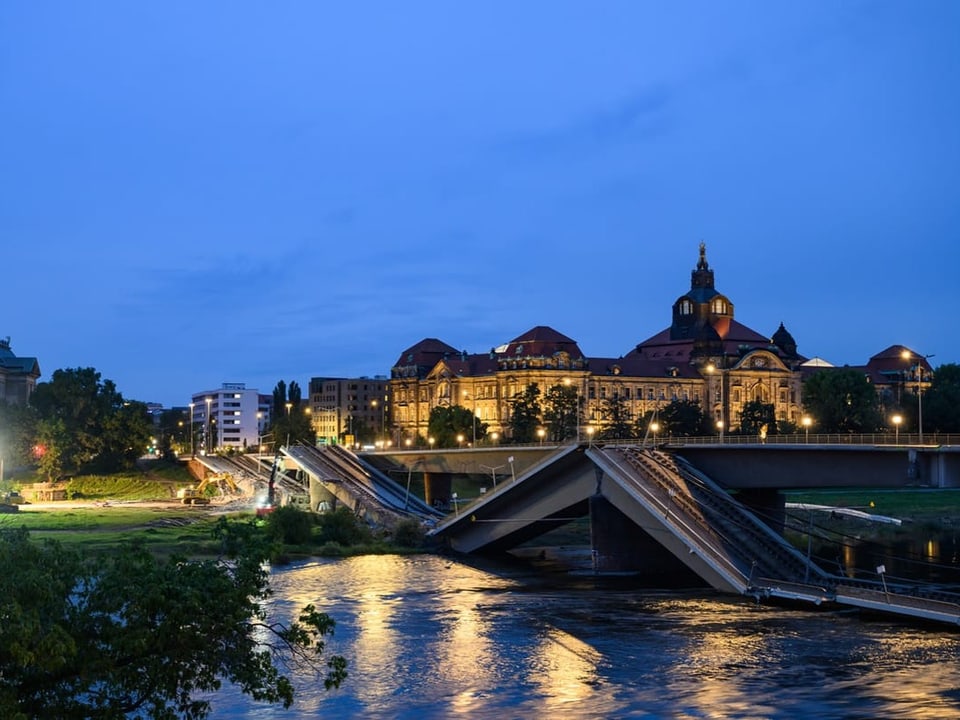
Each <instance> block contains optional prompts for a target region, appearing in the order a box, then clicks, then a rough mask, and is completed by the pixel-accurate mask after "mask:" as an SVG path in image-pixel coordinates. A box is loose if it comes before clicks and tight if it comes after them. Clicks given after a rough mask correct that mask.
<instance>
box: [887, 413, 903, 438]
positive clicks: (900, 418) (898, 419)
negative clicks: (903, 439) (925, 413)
mask: <svg viewBox="0 0 960 720" xmlns="http://www.w3.org/2000/svg"><path fill="white" fill-rule="evenodd" d="M890 420H892V421H893V430H894V434H893V442H894V444H895V445H899V444H900V423H902V422H903V416H901V415H894V416H893V417H892V418H890Z"/></svg>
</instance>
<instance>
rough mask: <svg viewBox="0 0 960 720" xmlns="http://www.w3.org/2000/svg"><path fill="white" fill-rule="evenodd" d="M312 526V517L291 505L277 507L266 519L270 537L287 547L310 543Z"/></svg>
mask: <svg viewBox="0 0 960 720" xmlns="http://www.w3.org/2000/svg"><path fill="white" fill-rule="evenodd" d="M313 525H314V522H313V516H312V515H311V514H310V513H308V512H304V511H303V510H300V509H298V508H295V507H293V506H292V505H284V506H283V507H278V508H276V509H275V510H274V511H273V512H272V513H270V515H269V516H268V517H267V529H268V530H269V532H270V535H271V536H272V537H273V538H274V539H276V540H280V541H281V542H283V543H285V544H287V545H305V544H307V543H308V542H310V536H311V533H312V532H313Z"/></svg>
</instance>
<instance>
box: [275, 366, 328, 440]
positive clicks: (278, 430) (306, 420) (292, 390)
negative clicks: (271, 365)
mask: <svg viewBox="0 0 960 720" xmlns="http://www.w3.org/2000/svg"><path fill="white" fill-rule="evenodd" d="M270 432H271V433H273V440H274V442H275V443H279V444H280V445H287V444H293V443H296V442H303V443H307V444H308V445H315V444H316V442H317V431H316V429H315V428H314V427H313V420H312V418H311V416H310V413H309V412H308V408H307V406H306V405H305V404H304V403H303V398H302V396H301V393H300V385H299V384H297V381H296V380H294V381H292V382H291V383H290V386H289V388H288V387H287V384H286V383H285V382H284V381H283V380H281V381H280V382H278V383H277V385H276V387H275V388H274V389H273V418H272V421H271V423H270Z"/></svg>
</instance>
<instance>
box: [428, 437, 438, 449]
mask: <svg viewBox="0 0 960 720" xmlns="http://www.w3.org/2000/svg"><path fill="white" fill-rule="evenodd" d="M435 442H436V440H435V439H434V438H432V437H430V438H427V443H429V445H430V449H431V450H433V444H434V443H435Z"/></svg>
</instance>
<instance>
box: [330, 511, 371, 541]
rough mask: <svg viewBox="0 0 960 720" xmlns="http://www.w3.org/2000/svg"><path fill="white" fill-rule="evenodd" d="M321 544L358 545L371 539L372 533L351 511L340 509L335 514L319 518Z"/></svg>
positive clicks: (331, 513)
mask: <svg viewBox="0 0 960 720" xmlns="http://www.w3.org/2000/svg"><path fill="white" fill-rule="evenodd" d="M319 524H320V537H319V541H320V542H321V543H337V544H339V545H343V546H350V545H357V544H359V543H361V542H365V541H367V540H369V538H370V531H369V529H368V528H367V526H366V525H364V524H362V523H361V521H360V520H358V519H357V516H356V515H354V514H353V512H352V511H351V510H349V509H348V508H345V507H338V508H337V509H336V510H334V511H333V512H328V513H324V514H323V515H320V516H319Z"/></svg>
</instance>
